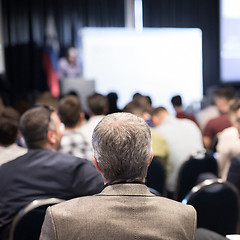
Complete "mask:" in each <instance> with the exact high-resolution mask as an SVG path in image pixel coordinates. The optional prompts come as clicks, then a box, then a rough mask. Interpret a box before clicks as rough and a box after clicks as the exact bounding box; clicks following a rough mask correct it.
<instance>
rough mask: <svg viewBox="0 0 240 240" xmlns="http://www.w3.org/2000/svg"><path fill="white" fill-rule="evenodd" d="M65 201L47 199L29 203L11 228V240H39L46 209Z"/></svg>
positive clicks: (17, 216)
mask: <svg viewBox="0 0 240 240" xmlns="http://www.w3.org/2000/svg"><path fill="white" fill-rule="evenodd" d="M63 201H64V200H62V199H59V198H47V199H38V200H34V201H32V202H31V203H29V204H28V205H27V206H26V207H24V208H23V209H22V210H20V211H19V213H18V214H17V215H16V216H15V218H14V220H13V222H12V225H11V228H10V235H9V240H30V239H31V240H38V239H39V237H40V233H41V228H42V224H43V221H44V217H45V213H46V209H47V208H48V207H49V206H51V205H54V204H57V203H60V202H63Z"/></svg>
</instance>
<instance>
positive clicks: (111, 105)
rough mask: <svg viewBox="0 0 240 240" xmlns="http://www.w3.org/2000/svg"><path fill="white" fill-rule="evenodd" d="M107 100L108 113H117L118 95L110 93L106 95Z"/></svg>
mask: <svg viewBox="0 0 240 240" xmlns="http://www.w3.org/2000/svg"><path fill="white" fill-rule="evenodd" d="M107 99H108V111H109V112H108V113H115V112H119V111H120V110H119V109H118V106H117V100H118V95H117V93H115V92H110V93H109V94H108V95H107Z"/></svg>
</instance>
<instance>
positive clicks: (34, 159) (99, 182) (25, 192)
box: [0, 149, 104, 228]
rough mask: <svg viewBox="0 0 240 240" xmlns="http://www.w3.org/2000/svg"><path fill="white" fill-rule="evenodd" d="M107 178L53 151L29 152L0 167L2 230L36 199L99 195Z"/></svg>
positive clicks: (71, 158) (81, 160)
mask: <svg viewBox="0 0 240 240" xmlns="http://www.w3.org/2000/svg"><path fill="white" fill-rule="evenodd" d="M103 186H104V185H103V178H102V176H101V175H100V174H99V173H98V172H97V170H96V169H95V168H94V167H92V166H90V164H89V163H88V162H87V161H86V160H84V159H80V158H77V157H73V156H71V155H68V154H63V153H60V152H58V151H54V150H51V149H37V150H29V151H28V152H27V153H26V154H25V155H23V156H21V157H19V158H17V159H15V160H13V161H11V162H8V163H6V164H3V165H2V166H1V167H0V196H1V197H0V228H1V227H3V226H4V225H6V224H9V223H10V222H11V221H12V220H13V218H14V216H15V215H16V214H17V212H18V211H19V210H20V209H21V208H23V207H25V206H26V205H27V204H28V203H30V202H31V201H33V200H35V199H40V198H49V197H56V198H62V199H71V198H74V197H79V196H85V195H91V194H96V193H99V192H100V191H101V190H102V189H103Z"/></svg>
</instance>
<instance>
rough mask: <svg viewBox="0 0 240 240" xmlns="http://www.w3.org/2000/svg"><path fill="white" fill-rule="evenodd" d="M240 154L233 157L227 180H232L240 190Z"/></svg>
mask: <svg viewBox="0 0 240 240" xmlns="http://www.w3.org/2000/svg"><path fill="white" fill-rule="evenodd" d="M239 173H240V154H238V155H237V156H235V157H233V158H232V159H231V165H230V168H229V171H228V176H227V181H229V182H231V183H232V184H233V185H235V186H236V188H237V189H238V191H240V174H239Z"/></svg>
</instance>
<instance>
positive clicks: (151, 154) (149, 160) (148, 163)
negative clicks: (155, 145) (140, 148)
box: [148, 152, 153, 167]
mask: <svg viewBox="0 0 240 240" xmlns="http://www.w3.org/2000/svg"><path fill="white" fill-rule="evenodd" d="M152 159H153V152H152V154H151V158H150V160H149V163H148V167H149V166H150V164H151V162H152Z"/></svg>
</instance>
